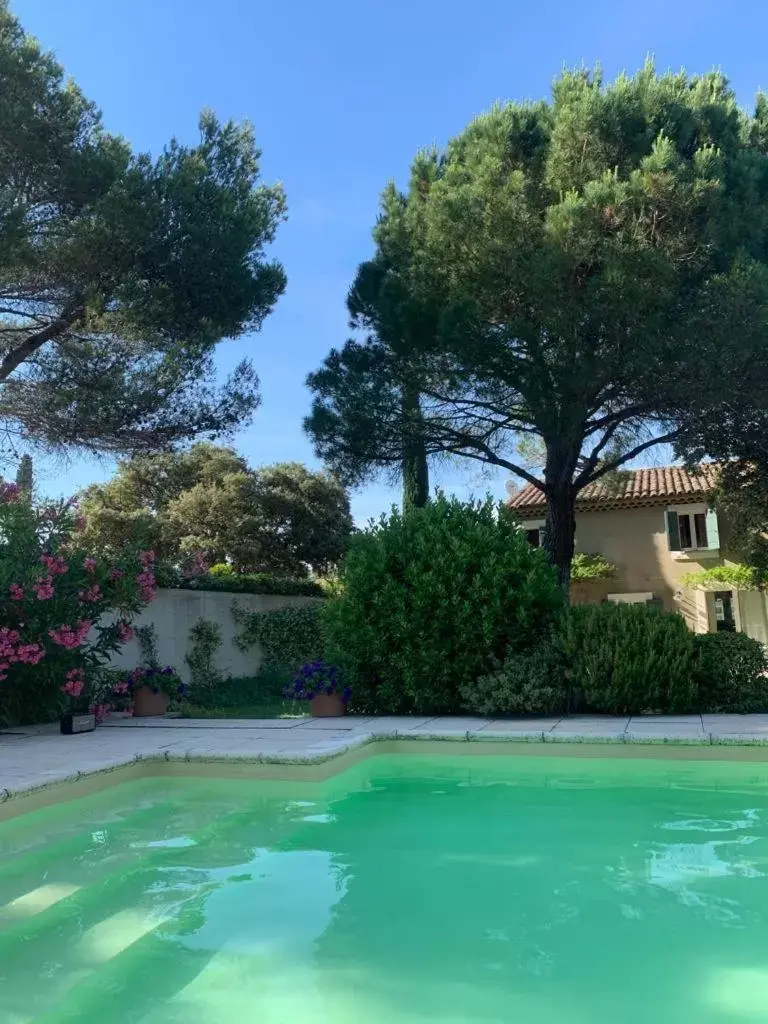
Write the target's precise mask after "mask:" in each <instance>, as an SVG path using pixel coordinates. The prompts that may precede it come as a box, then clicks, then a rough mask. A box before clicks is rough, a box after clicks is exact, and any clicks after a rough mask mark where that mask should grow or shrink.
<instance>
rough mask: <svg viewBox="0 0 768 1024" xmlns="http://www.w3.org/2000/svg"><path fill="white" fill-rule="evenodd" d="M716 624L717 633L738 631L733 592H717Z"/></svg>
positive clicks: (715, 597) (715, 599) (715, 600)
mask: <svg viewBox="0 0 768 1024" xmlns="http://www.w3.org/2000/svg"><path fill="white" fill-rule="evenodd" d="M714 602H715V624H716V627H717V631H718V632H721V631H722V630H725V631H727V632H730V633H734V632H735V631H736V619H735V617H734V614H733V591H731V590H717V591H715V594H714Z"/></svg>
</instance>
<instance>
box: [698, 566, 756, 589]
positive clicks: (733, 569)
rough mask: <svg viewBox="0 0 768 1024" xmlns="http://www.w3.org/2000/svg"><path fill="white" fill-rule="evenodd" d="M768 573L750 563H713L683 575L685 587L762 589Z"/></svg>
mask: <svg viewBox="0 0 768 1024" xmlns="http://www.w3.org/2000/svg"><path fill="white" fill-rule="evenodd" d="M765 581H766V573H765V571H764V570H762V569H756V568H753V567H752V566H749V565H713V566H712V568H711V569H700V570H699V571H698V572H689V573H686V574H685V576H681V578H680V582H681V583H682V585H683V586H684V587H693V588H696V589H698V590H728V589H730V588H732V587H733V588H734V589H736V590H760V589H762V588H763V587H764V586H765Z"/></svg>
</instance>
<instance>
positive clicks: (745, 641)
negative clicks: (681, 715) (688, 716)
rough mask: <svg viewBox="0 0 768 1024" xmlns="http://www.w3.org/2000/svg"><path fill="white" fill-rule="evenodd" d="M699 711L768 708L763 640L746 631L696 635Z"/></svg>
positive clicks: (738, 712) (737, 711)
mask: <svg viewBox="0 0 768 1024" xmlns="http://www.w3.org/2000/svg"><path fill="white" fill-rule="evenodd" d="M694 644H695V647H696V654H697V662H696V678H697V682H698V688H699V702H698V707H697V710H698V711H704V712H709V713H711V714H717V713H719V712H723V713H726V714H735V715H747V714H751V713H753V712H764V711H768V676H767V675H766V671H767V670H768V662H767V661H766V655H765V651H764V650H763V646H762V644H760V643H758V642H757V640H753V639H752V638H751V637H748V636H746V634H744V633H731V632H726V631H723V632H719V633H703V634H699V635H697V636H695V637H694Z"/></svg>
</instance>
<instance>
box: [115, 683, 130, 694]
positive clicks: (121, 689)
mask: <svg viewBox="0 0 768 1024" xmlns="http://www.w3.org/2000/svg"><path fill="white" fill-rule="evenodd" d="M112 692H113V693H119V694H122V693H128V683H115V685H114V686H113V687H112Z"/></svg>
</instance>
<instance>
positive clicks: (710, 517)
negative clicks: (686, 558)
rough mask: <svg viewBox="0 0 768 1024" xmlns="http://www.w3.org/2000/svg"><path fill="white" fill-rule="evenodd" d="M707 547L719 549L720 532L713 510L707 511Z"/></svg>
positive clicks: (715, 513)
mask: <svg viewBox="0 0 768 1024" xmlns="http://www.w3.org/2000/svg"><path fill="white" fill-rule="evenodd" d="M707 547H708V548H719V547H720V531H719V529H718V526H717V512H715V510H714V509H713V508H708V509H707Z"/></svg>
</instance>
